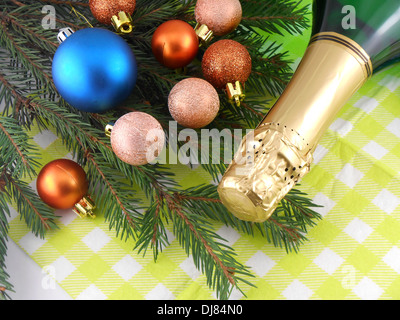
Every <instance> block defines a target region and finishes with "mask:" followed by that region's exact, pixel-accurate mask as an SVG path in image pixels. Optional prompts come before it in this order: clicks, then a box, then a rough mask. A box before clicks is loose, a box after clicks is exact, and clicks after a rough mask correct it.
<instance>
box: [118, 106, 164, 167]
mask: <svg viewBox="0 0 400 320" xmlns="http://www.w3.org/2000/svg"><path fill="white" fill-rule="evenodd" d="M164 144H165V133H164V130H163V128H162V127H161V124H160V123H159V122H158V121H157V120H156V119H155V118H154V117H152V116H151V115H149V114H147V113H144V112H130V113H127V114H126V115H124V116H122V117H121V118H119V119H118V120H117V121H116V122H115V124H114V126H113V127H112V131H111V146H112V149H113V151H114V153H115V154H116V155H117V157H118V158H120V159H121V160H122V161H124V162H126V163H128V164H131V165H134V166H140V165H145V164H147V163H149V162H152V161H153V160H155V159H156V158H157V157H158V156H159V155H160V153H161V151H162V150H163V148H164Z"/></svg>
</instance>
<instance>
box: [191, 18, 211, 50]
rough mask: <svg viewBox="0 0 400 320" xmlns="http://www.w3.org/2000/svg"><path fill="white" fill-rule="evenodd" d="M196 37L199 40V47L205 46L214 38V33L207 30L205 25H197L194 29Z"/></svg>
mask: <svg viewBox="0 0 400 320" xmlns="http://www.w3.org/2000/svg"><path fill="white" fill-rule="evenodd" d="M194 31H196V34H197V36H198V37H199V39H200V46H206V45H208V44H209V43H210V41H211V40H212V39H213V38H214V32H213V31H212V30H211V29H210V28H208V27H207V26H206V25H205V24H200V23H197V24H196V26H195V27H194Z"/></svg>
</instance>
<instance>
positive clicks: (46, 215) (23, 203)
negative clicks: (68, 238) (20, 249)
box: [0, 163, 58, 238]
mask: <svg viewBox="0 0 400 320" xmlns="http://www.w3.org/2000/svg"><path fill="white" fill-rule="evenodd" d="M2 168H3V173H2V175H1V176H0V181H2V183H3V184H4V192H6V193H8V194H9V195H10V196H9V198H10V199H12V200H13V201H14V202H15V203H16V205H17V210H18V212H19V213H20V214H21V219H24V220H25V222H26V224H27V226H28V228H29V229H30V230H31V231H32V233H33V234H34V235H35V236H36V237H40V238H44V237H45V235H46V232H47V231H48V230H52V229H57V228H58V226H57V224H56V217H55V216H54V212H53V211H52V210H51V209H50V208H49V207H47V206H46V205H45V204H44V203H43V202H42V200H41V199H40V198H39V196H38V195H37V194H36V192H35V191H34V190H32V188H31V187H30V186H29V185H28V184H27V183H26V182H25V181H22V180H18V179H17V178H15V177H13V176H12V175H11V174H10V173H9V172H7V171H6V169H5V164H4V163H2Z"/></svg>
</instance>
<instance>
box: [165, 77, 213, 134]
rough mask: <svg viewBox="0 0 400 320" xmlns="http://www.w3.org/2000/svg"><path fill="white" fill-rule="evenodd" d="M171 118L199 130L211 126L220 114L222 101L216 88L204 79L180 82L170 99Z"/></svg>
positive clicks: (190, 79) (172, 91)
mask: <svg viewBox="0 0 400 320" xmlns="http://www.w3.org/2000/svg"><path fill="white" fill-rule="evenodd" d="M168 107H169V112H170V113H171V116H172V117H173V118H174V119H175V121H176V122H178V123H179V124H180V125H182V126H184V127H187V128H192V129H198V128H202V127H205V126H207V125H208V124H210V123H211V122H212V121H213V120H214V119H215V117H216V116H217V114H218V111H219V107H220V101H219V96H218V93H217V91H216V90H215V88H214V87H213V86H212V85H211V84H209V83H208V82H207V81H205V80H203V79H197V78H189V79H185V80H182V81H180V82H179V83H178V84H176V85H175V86H174V88H173V89H172V90H171V93H170V95H169V98H168Z"/></svg>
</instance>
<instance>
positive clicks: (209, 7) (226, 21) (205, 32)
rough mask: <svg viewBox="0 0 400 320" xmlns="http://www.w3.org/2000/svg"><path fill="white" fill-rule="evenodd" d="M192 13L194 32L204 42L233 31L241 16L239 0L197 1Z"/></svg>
mask: <svg viewBox="0 0 400 320" xmlns="http://www.w3.org/2000/svg"><path fill="white" fill-rule="evenodd" d="M194 13H195V18H196V21H197V26H196V31H197V33H198V35H199V37H200V38H201V39H202V40H203V41H204V42H208V41H209V40H210V39H211V38H212V37H213V36H214V35H215V36H224V35H227V34H228V33H230V32H232V31H233V30H235V29H236V28H237V26H238V25H239V24H240V22H241V21H242V14H243V12H242V5H241V4H240V1H239V0H197V3H196V7H195V11H194Z"/></svg>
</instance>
